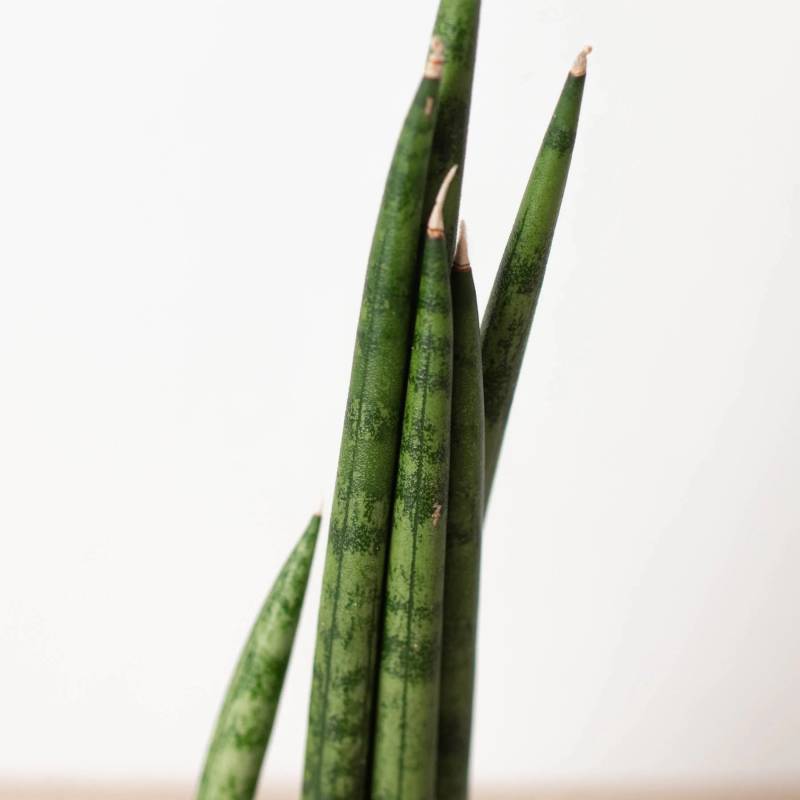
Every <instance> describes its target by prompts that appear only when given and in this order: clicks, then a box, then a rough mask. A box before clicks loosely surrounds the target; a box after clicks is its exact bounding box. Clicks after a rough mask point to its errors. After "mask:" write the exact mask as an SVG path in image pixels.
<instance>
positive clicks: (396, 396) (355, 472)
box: [303, 40, 442, 800]
mask: <svg viewBox="0 0 800 800" xmlns="http://www.w3.org/2000/svg"><path fill="white" fill-rule="evenodd" d="M441 59H442V48H441V43H440V42H438V41H437V40H434V42H433V44H432V46H431V52H430V55H429V59H428V63H427V65H426V73H425V74H426V77H425V78H423V80H422V82H421V84H420V87H419V90H418V92H417V95H416V97H415V98H414V101H413V103H412V105H411V109H410V110H409V112H408V115H407V117H406V120H405V123H404V126H403V129H402V131H401V134H400V138H399V140H398V143H397V147H396V150H395V153H394V158H393V160H392V165H391V167H390V170H389V176H388V178H387V181H386V188H385V190H384V194H383V200H382V203H381V210H380V214H379V217H378V222H377V226H376V230H375V235H374V238H373V243H372V248H371V252H370V257H369V263H368V266H367V275H366V281H365V285H364V294H363V298H362V305H361V314H360V318H359V324H358V332H357V335H356V347H355V353H354V355H353V366H352V373H351V378H350V392H349V396H348V400H347V410H346V413H345V422H344V430H343V433H342V444H341V450H340V454H339V467H338V471H337V477H336V489H335V492H334V500H333V509H332V512H331V525H330V537H329V541H328V549H327V556H326V560H325V572H324V577H323V586H322V600H321V604H320V611H319V624H318V632H317V647H316V653H315V656H314V675H313V681H312V687H311V702H310V709H309V724H308V737H307V743H306V762H305V774H304V783H303V796H304V798H306V799H307V800H310V798H315V799H318V800H322V798H324V800H358V798H361V797H363V796H364V793H365V791H366V788H367V781H368V775H367V766H368V763H367V762H368V754H369V742H370V724H371V720H372V700H373V695H374V673H375V648H376V642H377V630H376V627H377V624H378V622H379V619H380V616H379V615H380V609H381V605H382V598H383V576H384V569H385V556H386V541H387V536H388V530H389V522H390V520H389V516H390V512H391V506H392V494H393V489H394V482H395V474H396V467H397V451H398V446H399V437H400V419H401V416H402V408H403V396H404V390H405V382H406V374H407V369H408V358H409V339H410V334H411V323H412V309H413V303H414V298H415V296H416V285H417V280H416V278H417V255H418V244H419V229H420V224H421V221H422V207H423V198H424V189H425V178H426V175H427V169H428V160H429V156H430V148H431V142H432V139H433V130H434V126H435V122H436V113H437V106H438V102H437V96H438V91H439V76H440V75H441Z"/></svg>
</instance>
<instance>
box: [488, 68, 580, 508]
mask: <svg viewBox="0 0 800 800" xmlns="http://www.w3.org/2000/svg"><path fill="white" fill-rule="evenodd" d="M585 79H586V76H585V75H581V76H580V77H575V76H574V75H573V74H572V73H570V74H569V76H568V77H567V82H566V84H565V85H564V89H563V91H562V93H561V97H560V98H559V101H558V105H557V106H556V110H555V113H554V114H553V118H552V119H551V121H550V126H549V127H548V129H547V133H546V134H545V137H544V141H543V142H542V146H541V149H540V150H539V155H538V157H537V159H536V163H535V164H534V167H533V172H532V173H531V177H530V180H529V181H528V186H527V189H526V190H525V195H524V197H523V198H522V204H521V205H520V208H519V212H518V213H517V218H516V220H515V222H514V228H513V230H512V231H511V236H510V238H509V240H508V244H507V245H506V249H505V253H504V254H503V259H502V261H501V262H500V268H499V270H498V273H497V277H496V278H495V281H494V286H493V288H492V294H491V297H490V298H489V304H488V306H487V307H486V313H485V314H484V318H483V325H482V330H481V334H482V352H483V392H484V401H485V406H486V481H485V492H486V498H487V500H488V497H489V493H490V491H491V488H492V481H493V480H494V474H495V470H496V468H497V459H498V456H499V454H500V445H501V444H502V441H503V434H504V433H505V428H506V423H507V422H508V415H509V411H510V409H511V401H512V400H513V397H514V389H515V388H516V385H517V378H518V377H519V370H520V366H521V365H522V358H523V356H524V354H525V345H526V344H527V341H528V334H529V332H530V328H531V323H532V321H533V314H534V312H535V310H536V302H537V300H538V299H539V291H540V289H541V287H542V281H543V279H544V272H545V267H546V266H547V257H548V255H549V253H550V243H551V242H552V240H553V232H554V230H555V227H556V220H557V219H558V211H559V208H560V207H561V198H562V196H563V194H564V186H565V185H566V182H567V173H568V172H569V164H570V159H571V157H572V147H573V144H574V142H575V134H576V132H577V128H578V115H579V113H580V107H581V98H582V96H583V85H584V82H585Z"/></svg>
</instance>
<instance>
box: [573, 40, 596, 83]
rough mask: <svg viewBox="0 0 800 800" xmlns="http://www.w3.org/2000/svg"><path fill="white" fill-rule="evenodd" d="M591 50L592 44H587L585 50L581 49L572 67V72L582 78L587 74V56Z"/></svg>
mask: <svg viewBox="0 0 800 800" xmlns="http://www.w3.org/2000/svg"><path fill="white" fill-rule="evenodd" d="M591 52H592V46H591V45H590V44H587V45H586V47H584V48H583V50H581V51H580V53H578V55H577V57H576V58H575V63H574V64H573V65H572V69H570V72H571V73H572V74H573V75H574V76H575V77H576V78H580V77H581V75H585V74H586V57H587V56H588V55H589V53H591Z"/></svg>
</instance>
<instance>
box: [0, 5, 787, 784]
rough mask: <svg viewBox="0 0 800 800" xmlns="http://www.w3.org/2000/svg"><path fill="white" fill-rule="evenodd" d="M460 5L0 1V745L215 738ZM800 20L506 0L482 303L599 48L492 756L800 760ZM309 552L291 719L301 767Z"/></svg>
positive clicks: (310, 475) (535, 444)
mask: <svg viewBox="0 0 800 800" xmlns="http://www.w3.org/2000/svg"><path fill="white" fill-rule="evenodd" d="M434 5H435V4H434V0H413V1H411V0H405V2H402V3H399V2H388V1H387V0H381V1H380V2H376V1H375V0H340V2H337V3H329V2H321V1H319V0H317V1H316V2H306V3H298V4H292V3H280V4H277V3H269V2H250V1H248V2H227V3H226V2H221V1H220V2H210V0H205V1H202V2H198V1H197V0H193V1H192V2H189V0H171V1H169V2H163V1H162V0H159V2H154V1H153V0H150V1H149V2H138V3H127V2H115V3H109V2H106V1H105V0H96V1H95V2H89V1H88V0H76V1H75V2H71V3H62V2H55V0H51V1H50V2H44V1H42V0H39V1H37V0H30V1H29V2H22V1H21V0H16V2H14V1H13V0H12V2H5V3H3V4H2V5H0V142H1V143H2V146H0V269H1V270H2V272H0V381H1V382H2V389H1V392H0V531H1V532H2V557H0V653H1V654H2V655H1V656H0V709H2V711H0V776H2V775H6V776H8V775H25V774H27V775H38V776H57V775H64V776H72V777H89V776H93V777H106V778H109V777H154V778H156V777H169V778H177V779H193V777H194V776H195V774H196V771H197V769H198V767H199V764H200V762H201V759H202V757H203V753H204V748H205V746H206V741H207V738H208V735H209V732H210V729H211V725H212V722H213V719H214V716H215V714H216V711H217V707H218V703H219V701H220V699H221V696H222V692H223V690H224V688H225V684H226V681H227V678H228V675H229V672H230V670H231V667H232V665H233V662H234V660H235V658H236V656H237V653H238V649H239V647H240V645H241V643H242V641H243V639H244V636H245V635H246V632H247V629H248V628H249V625H250V623H251V620H252V618H253V616H254V614H255V612H256V610H257V608H258V606H259V604H260V602H261V600H262V598H263V596H264V594H265V592H266V590H267V588H268V585H269V583H270V582H271V580H272V579H273V577H274V575H275V573H276V570H277V569H278V566H279V564H280V562H281V561H282V560H283V558H284V556H285V555H286V553H287V552H288V550H289V549H290V547H291V546H292V543H293V542H294V540H295V538H296V536H297V535H298V534H299V532H300V530H301V528H302V526H303V525H304V524H305V521H306V519H307V517H308V515H309V513H310V512H311V511H312V510H313V509H314V508H315V507H316V505H317V503H318V499H319V497H320V495H323V496H325V497H327V498H330V495H331V492H332V487H333V479H334V473H335V466H336V458H337V453H338V444H339V435H340V426H341V420H342V414H343V410H344V401H345V396H346V390H347V381H348V376H349V366H350V359H351V354H352V344H353V335H354V331H355V325H356V317H357V311H358V305H359V300H360V292H361V286H362V281H363V275H364V267H365V263H366V255H367V251H368V247H369V242H370V238H371V235H372V225H373V222H374V219H375V214H376V210H377V206H378V201H379V198H380V194H381V191H382V186H383V179H384V176H385V170H386V167H387V164H388V160H389V157H390V154H391V149H392V146H393V143H394V139H395V136H396V134H397V130H398V126H399V123H400V121H401V119H402V116H403V114H404V112H405V108H406V106H407V103H408V102H409V100H410V97H411V94H412V92H413V90H414V86H415V84H416V81H417V77H418V74H419V71H420V69H421V66H422V62H423V59H424V55H425V51H426V41H427V36H428V32H429V29H430V26H431V23H432V20H433V16H434V11H435V9H434ZM799 23H800V17H799V16H798V13H797V11H796V4H794V3H792V2H789V0H787V1H786V2H760V3H758V4H756V5H753V4H749V3H748V4H744V3H736V2H703V3H699V2H696V1H695V2H669V3H664V2H658V3H655V2H633V1H632V0H631V1H630V2H625V1H624V0H613V2H612V1H609V2H604V3H596V2H590V1H589V0H582V1H581V2H578V1H577V0H558V1H556V0H537V1H536V2H532V1H531V0H486V2H485V10H484V14H483V27H482V33H481V41H480V48H479V64H478V71H477V78H476V83H475V96H474V106H473V112H474V113H473V124H472V128H471V135H470V143H469V153H468V161H467V164H466V167H465V187H464V202H463V207H462V210H463V214H464V216H465V218H466V219H467V221H468V223H469V224H470V230H471V244H472V262H473V266H474V270H475V277H476V281H477V285H478V293H479V298H480V302H481V305H483V303H485V300H486V298H487V297H488V292H489V289H490V286H491V281H492V278H493V274H494V270H495V268H496V265H497V262H498V259H499V256H500V253H501V252H502V248H503V245H504V242H505V239H506V237H507V235H508V232H509V229H510V225H511V222H512V220H513V216H514V213H515V211H516V207H517V204H518V202H519V199H520V196H521V193H522V189H523V187H524V184H525V181H526V180H527V175H528V172H529V170H530V167H531V164H532V162H533V159H534V156H535V154H536V151H537V149H538V146H539V142H540V140H541V136H542V134H543V132H544V129H545V126H546V123H547V120H548V118H549V115H550V113H551V111H552V108H553V105H554V103H555V100H556V98H557V96H558V92H559V90H560V87H561V84H562V82H563V79H564V76H565V74H566V71H567V68H568V67H569V65H570V63H571V61H572V58H573V57H574V55H575V53H576V52H577V50H578V49H579V48H580V47H581V46H582V45H583V44H585V43H587V42H591V43H592V44H594V45H595V48H596V49H595V53H594V54H593V55H592V57H591V60H590V67H589V75H588V79H587V85H586V94H585V99H584V106H583V114H582V122H581V129H580V132H579V135H578V141H577V147H576V151H575V157H574V161H573V168H572V174H571V177H570V181H569V184H568V186H567V192H566V197H565V201H564V206H563V211H562V215H561V221H560V223H559V228H558V231H557V234H556V240H555V244H554V247H553V251H552V256H551V259H550V266H549V269H548V274H547V278H546V281H545V285H544V290H543V293H542V298H541V302H540V304H539V310H538V314H537V318H536V322H535V325H534V332H533V336H532V339H531V343H530V347H529V349H528V357H527V360H526V363H525V368H524V372H523V375H522V379H521V382H520V385H519V389H518V392H517V396H516V402H515V408H514V415H513V419H512V422H511V425H510V427H509V430H508V436H507V443H506V447H505V452H504V454H503V461H502V466H501V469H500V473H499V476H498V482H497V486H496V491H495V494H494V497H493V500H492V505H491V511H490V514H489V519H488V523H487V527H486V532H485V568H484V578H483V605H482V611H481V654H480V687H479V698H478V706H477V732H476V737H475V772H476V775H477V776H478V777H479V778H481V779H492V778H502V779H505V780H511V779H514V778H523V777H525V778H531V779H533V780H536V781H551V780H570V781H581V780H631V781H632V780H651V779H652V780H655V779H658V778H663V777H667V778H671V779H675V780H677V779H696V778H704V779H708V780H713V779H721V778H728V779H750V778H752V779H755V778H768V779H779V778H787V777H800V692H799V691H798V680H797V676H798V674H800V633H799V632H798V607H799V606H800V589H798V579H797V574H798V568H799V567H800V492H798V479H799V478H800V358H798V354H797V351H798V343H800V314H798V313H797V307H798V302H799V301H798V298H800V241H798V233H797V224H798V223H797V220H798V216H799V215H800V156H798V149H797V142H798V141H800V110H798V102H797V87H796V81H795V69H796V60H797V55H796V51H797V46H798V44H800V33H798V31H799V30H800V24H799ZM322 545H323V546H324V542H323V543H322ZM323 553H324V550H323V547H321V548H320V550H319V552H318V558H317V561H316V565H315V570H314V574H313V577H312V580H311V586H310V594H309V598H310V599H309V601H308V604H307V607H306V610H305V613H304V618H303V621H302V626H301V630H300V633H299V639H298V642H297V648H296V653H295V657H294V659H293V663H292V666H291V672H290V676H289V679H288V683H287V686H286V689H285V697H284V701H283V704H282V708H281V713H280V717H279V720H278V724H277V728H276V731H275V735H274V738H273V744H272V746H271V751H270V754H269V760H268V771H269V774H270V775H271V776H275V777H278V778H288V779H290V780H293V781H294V780H297V778H298V776H299V774H300V768H301V761H302V750H303V740H304V727H305V715H306V697H307V691H308V686H309V682H310V662H311V655H312V648H313V636H314V628H315V621H316V603H317V594H318V591H319V585H320V577H321V566H322V560H323Z"/></svg>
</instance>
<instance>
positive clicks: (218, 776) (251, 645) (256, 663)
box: [197, 515, 320, 800]
mask: <svg viewBox="0 0 800 800" xmlns="http://www.w3.org/2000/svg"><path fill="white" fill-rule="evenodd" d="M319 523H320V518H319V515H315V516H313V517H312V518H311V522H309V524H308V527H307V528H306V531H305V533H304V534H303V536H302V538H301V539H300V541H299V542H298V543H297V545H296V546H295V548H294V550H293V551H292V553H291V555H290V556H289V558H288V559H287V560H286V563H285V564H284V565H283V569H281V572H280V574H279V575H278V579H277V580H276V581H275V583H274V585H273V587H272V589H271V590H270V593H269V595H268V597H267V599H266V601H265V603H264V605H263V607H262V609H261V612H260V613H259V615H258V618H257V619H256V621H255V624H254V625H253V629H252V631H251V632H250V637H249V638H248V640H247V642H246V644H245V646H244V650H243V651H242V655H241V656H240V658H239V663H238V665H237V666H236V671H235V672H234V674H233V678H232V680H231V683H230V686H229V687H228V693H227V694H226V696H225V702H224V703H223V706H222V711H221V712H220V715H219V719H218V720H217V726H216V728H215V730H214V736H213V738H212V740H211V746H210V748H209V751H208V756H207V758H206V764H205V768H204V770H203V776H202V778H201V779H200V788H199V790H198V793H197V798H198V800H250V798H252V797H253V795H254V793H255V789H256V783H257V782H258V773H259V771H260V769H261V762H262V761H263V759H264V752H265V750H266V748H267V743H268V742H269V737H270V733H271V732H272V723H273V721H274V720H275V712H276V711H277V708H278V700H279V698H280V694H281V688H282V686H283V678H284V675H285V674H286V667H287V665H288V663H289V656H290V654H291V652H292V644H293V643H294V635H295V631H296V630H297V623H298V620H299V619H300V610H301V609H302V607H303V597H304V596H305V592H306V584H307V583H308V574H309V572H310V570H311V561H312V559H313V557H314V545H315V544H316V541H317V534H318V533H319Z"/></svg>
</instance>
